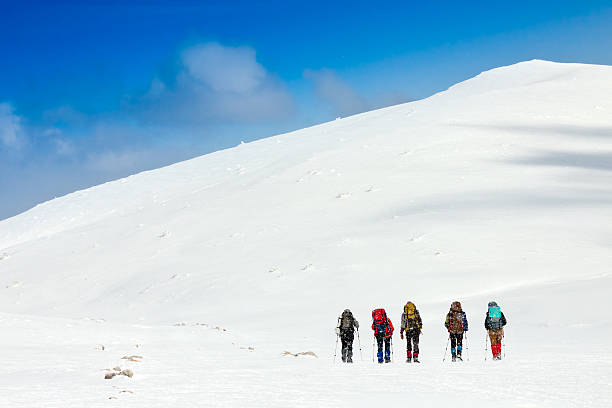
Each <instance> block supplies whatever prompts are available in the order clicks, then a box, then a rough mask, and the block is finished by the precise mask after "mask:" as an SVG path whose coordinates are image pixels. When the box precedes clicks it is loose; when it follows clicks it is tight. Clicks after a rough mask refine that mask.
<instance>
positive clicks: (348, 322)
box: [336, 309, 359, 363]
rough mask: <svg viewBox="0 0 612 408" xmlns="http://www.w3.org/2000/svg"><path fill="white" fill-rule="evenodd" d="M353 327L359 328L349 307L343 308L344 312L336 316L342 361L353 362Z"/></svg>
mask: <svg viewBox="0 0 612 408" xmlns="http://www.w3.org/2000/svg"><path fill="white" fill-rule="evenodd" d="M355 329H357V330H359V322H358V321H357V319H355V317H354V316H353V313H351V311H350V310H349V309H345V310H344V312H342V314H341V315H340V316H338V325H337V326H336V334H337V335H338V336H339V337H340V341H342V361H343V362H344V363H352V362H353V340H354V339H355Z"/></svg>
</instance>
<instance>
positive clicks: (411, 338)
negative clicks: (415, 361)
mask: <svg viewBox="0 0 612 408" xmlns="http://www.w3.org/2000/svg"><path fill="white" fill-rule="evenodd" d="M420 335H421V332H420V331H419V330H408V331H406V352H407V354H408V356H411V355H412V354H414V355H415V356H418V355H419V336H420Z"/></svg>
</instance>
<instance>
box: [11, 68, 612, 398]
mask: <svg viewBox="0 0 612 408" xmlns="http://www.w3.org/2000/svg"><path fill="white" fill-rule="evenodd" d="M611 182H612V67H608V66H595V65H581V64H557V63H551V62H545V61H529V62H524V63H520V64H516V65H513V66H509V67H503V68H499V69H494V70H491V71H487V72H484V73H482V74H480V75H478V76H477V77H475V78H473V79H470V80H468V81H465V82H462V83H460V84H458V85H455V86H453V87H452V88H450V89H449V90H447V91H445V92H442V93H440V94H437V95H434V96H432V97H430V98H427V99H425V100H422V101H417V102H412V103H408V104H403V105H398V106H394V107H390V108H385V109H381V110H377V111H373V112H368V113H364V114H360V115H356V116H352V117H349V118H345V119H341V120H336V121H333V122H330V123H326V124H322V125H319V126H314V127H311V128H307V129H303V130H300V131H296V132H292V133H288V134H284V135H279V136H275V137H271V138H268V139H264V140H260V141H257V142H253V143H247V144H241V145H240V146H237V147H236V148H233V149H228V150H224V151H219V152H215V153H212V154H209V155H206V156H202V157H199V158H196V159H193V160H189V161H186V162H182V163H177V164H175V165H172V166H168V167H165V168H162V169H158V170H155V171H150V172H145V173H141V174H138V175H135V176H131V177H128V178H125V179H122V180H117V181H114V182H110V183H106V184H104V185H100V186H97V187H92V188H90V189H87V190H83V191H78V192H75V193H73V194H69V195H67V196H65V197H61V198H58V199H55V200H52V201H49V202H47V203H44V204H41V205H39V206H37V207H35V208H33V209H31V210H30V211H27V212H25V213H23V214H21V215H18V216H16V217H13V218H10V219H7V220H4V221H0V292H1V296H0V311H1V312H0V333H1V335H0V350H1V354H0V355H1V356H2V357H1V361H2V362H1V364H0V406H2V407H4V406H6V407H80V406H82V407H107V406H123V407H169V406H171V407H193V406H206V407H210V406H219V407H226V406H232V407H233V406H237V407H238V406H240V407H242V406H245V407H246V406H248V407H256V406H261V407H287V406H291V407H294V406H295V407H311V406H313V407H320V406H326V407H327V406H330V407H332V406H333V407H343V406H370V407H371V406H373V405H378V404H381V403H391V404H393V403H395V404H418V406H421V407H428V406H432V407H434V406H435V407H437V406H454V407H455V406H458V407H464V406H465V407H468V406H470V407H474V406H476V407H480V406H489V404H496V405H495V406H501V407H505V406H508V407H581V406H585V407H608V406H610V400H612V349H611V347H610V345H609V344H610V340H609V339H610V338H611V337H612V318H611V317H610V313H609V311H608V307H609V304H610V303H609V301H610V290H611V289H612V274H611V273H610V267H611V265H612V252H611V246H612V230H611V228H610V225H612V207H611V206H612V189H611V186H612V184H611ZM5 199H6V198H5ZM407 300H412V301H413V302H415V303H416V305H417V306H418V308H419V310H420V312H421V314H422V317H423V320H424V333H423V336H422V337H421V361H422V364H420V365H414V364H412V365H407V364H404V363H403V360H404V356H405V352H404V347H405V344H404V343H403V342H402V341H401V340H400V339H399V336H395V356H394V357H395V361H394V364H389V365H382V366H380V365H378V364H374V363H372V335H371V331H370V330H369V328H368V327H369V323H370V318H369V316H370V312H371V310H372V309H373V308H376V307H385V308H386V309H387V311H388V314H389V316H390V318H391V319H392V321H393V322H394V324H395V325H396V327H397V326H399V318H400V315H401V312H402V306H403V304H404V303H405V302H406V301H407ZM453 300H460V301H462V303H463V305H464V310H466V312H467V315H468V319H469V321H470V331H469V333H468V339H467V346H468V350H467V352H466V354H467V356H469V361H465V362H464V363H454V364H453V363H450V362H449V361H448V360H446V361H445V362H443V361H442V357H443V354H444V351H445V345H446V339H447V336H446V332H445V330H444V327H443V319H444V316H445V313H446V312H447V310H448V307H449V305H450V302H451V301H453ZM489 300H496V301H498V302H499V303H500V305H501V306H502V310H503V311H504V313H505V315H506V316H507V318H508V321H509V324H508V326H507V329H506V339H505V343H506V344H505V346H506V347H505V350H506V358H505V359H504V360H503V361H501V362H493V361H491V360H490V358H489V359H488V360H487V361H485V356H488V355H489V354H488V352H486V351H485V331H484V328H483V320H484V314H485V312H486V304H487V302H488V301H489ZM347 307H348V308H351V309H352V310H353V312H354V313H355V315H356V317H357V318H358V319H359V320H360V322H361V324H362V329H361V333H360V340H361V348H362V352H363V361H361V358H360V352H359V345H358V342H357V340H356V341H355V354H356V360H357V361H356V363H355V364H353V365H349V366H347V365H342V364H338V363H337V362H336V363H335V364H334V362H333V355H334V345H335V340H336V338H335V333H334V327H335V323H336V318H337V316H338V314H339V313H340V312H341V311H342V310H343V309H345V308H347ZM285 351H288V352H291V353H299V352H308V351H312V352H314V353H315V354H316V355H317V357H313V356H309V355H301V356H297V357H294V356H292V355H283V353H284V352H285ZM131 355H137V356H141V357H142V358H136V360H137V361H129V360H125V359H121V357H123V356H131ZM115 366H119V367H121V369H125V368H130V369H132V370H133V372H134V377H133V378H128V377H125V376H118V377H115V378H113V379H111V380H105V379H104V374H105V373H106V371H104V370H105V369H111V370H112V368H113V367H115Z"/></svg>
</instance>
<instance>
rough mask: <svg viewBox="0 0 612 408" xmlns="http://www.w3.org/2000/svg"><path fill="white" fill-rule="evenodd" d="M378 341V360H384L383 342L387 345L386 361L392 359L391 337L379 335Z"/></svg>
mask: <svg viewBox="0 0 612 408" xmlns="http://www.w3.org/2000/svg"><path fill="white" fill-rule="evenodd" d="M376 343H378V355H377V356H378V362H379V363H382V362H383V343H384V345H385V360H384V361H386V362H389V361H391V337H385V338H383V337H377V338H376Z"/></svg>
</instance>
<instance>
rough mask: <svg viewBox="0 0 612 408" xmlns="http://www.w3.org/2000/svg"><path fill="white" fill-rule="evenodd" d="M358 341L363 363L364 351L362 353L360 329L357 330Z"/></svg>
mask: <svg viewBox="0 0 612 408" xmlns="http://www.w3.org/2000/svg"><path fill="white" fill-rule="evenodd" d="M357 341H358V342H359V355H361V361H363V351H361V337H359V329H357Z"/></svg>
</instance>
